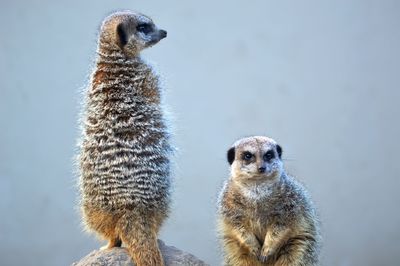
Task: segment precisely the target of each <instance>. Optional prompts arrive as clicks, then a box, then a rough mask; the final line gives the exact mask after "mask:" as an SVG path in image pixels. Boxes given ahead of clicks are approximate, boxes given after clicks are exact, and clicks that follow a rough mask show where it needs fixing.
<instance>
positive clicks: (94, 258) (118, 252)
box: [72, 240, 208, 266]
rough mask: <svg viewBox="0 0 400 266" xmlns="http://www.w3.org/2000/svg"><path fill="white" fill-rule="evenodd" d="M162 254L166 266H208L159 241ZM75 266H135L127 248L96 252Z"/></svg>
mask: <svg viewBox="0 0 400 266" xmlns="http://www.w3.org/2000/svg"><path fill="white" fill-rule="evenodd" d="M158 244H159V247H160V250H161V253H162V255H163V257H164V262H165V266H176V265H185V266H207V265H208V264H206V263H205V262H204V261H201V260H199V259H198V258H196V257H195V256H193V255H192V254H189V253H187V252H184V251H181V250H179V249H177V248H175V247H172V246H167V245H165V244H164V242H162V241H161V240H158ZM72 265H73V266H88V265H96V266H108V265H115V266H134V265H135V264H134V263H133V262H132V260H131V258H130V257H129V255H128V252H127V251H126V249H125V248H112V249H108V250H94V251H92V252H91V253H90V254H89V255H87V256H86V257H84V258H83V259H81V260H80V261H78V262H75V263H73V264H72Z"/></svg>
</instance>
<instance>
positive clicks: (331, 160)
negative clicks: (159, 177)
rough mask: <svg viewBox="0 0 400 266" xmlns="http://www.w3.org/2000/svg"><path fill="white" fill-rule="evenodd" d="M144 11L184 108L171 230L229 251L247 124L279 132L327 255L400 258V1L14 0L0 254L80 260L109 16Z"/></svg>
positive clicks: (2, 21) (213, 255)
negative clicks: (93, 83) (78, 158)
mask: <svg viewBox="0 0 400 266" xmlns="http://www.w3.org/2000/svg"><path fill="white" fill-rule="evenodd" d="M119 8H129V9H136V10H140V11H142V12H143V13H145V14H148V15H150V16H151V17H153V18H154V20H155V22H156V23H157V24H158V25H159V26H160V27H162V28H165V29H167V30H168V38H167V39H165V40H163V41H162V42H161V43H160V44H158V45H157V46H155V47H154V48H152V49H149V50H148V51H146V52H145V53H144V55H143V56H144V57H146V58H147V59H148V60H149V61H152V62H156V65H157V69H158V70H159V72H160V73H162V75H163V77H164V80H165V84H166V89H167V92H166V98H165V100H166V103H167V104H168V105H169V107H170V109H171V110H172V112H173V114H174V125H175V133H176V136H175V142H176V145H177V146H178V147H179V149H180V152H179V153H178V155H177V157H176V165H177V166H176V171H175V178H176V181H175V185H176V189H175V193H174V202H175V203H174V208H173V212H172V216H171V218H170V219H169V220H168V222H167V223H166V224H165V226H164V228H163V231H162V235H161V238H162V239H164V240H165V242H166V243H167V244H170V245H175V246H177V247H179V248H181V249H184V250H186V251H189V252H192V253H193V254H195V255H197V256H198V257H200V258H202V259H204V260H205V261H207V262H209V263H210V264H212V265H219V264H220V256H219V251H218V248H217V247H218V242H217V241H216V238H215V214H214V213H215V199H216V195H217V194H218V190H219V188H220V186H221V184H222V181H223V179H224V178H226V177H227V176H228V164H227V163H226V161H225V152H226V150H227V148H228V147H229V145H230V144H231V143H232V142H233V141H234V140H235V139H237V138H239V137H242V136H247V135H253V134H265V135H268V136H271V137H273V138H275V139H276V140H277V141H278V142H279V143H280V144H281V145H282V146H283V148H284V157H285V159H286V168H287V169H288V171H289V172H290V173H292V174H293V175H295V176H297V177H298V178H299V179H301V180H302V181H304V182H305V183H306V184H307V186H308V188H309V190H310V192H311V194H312V196H313V198H314V200H315V202H316V205H317V206H318V208H319V212H320V214H321V219H322V222H323V232H324V242H325V245H324V249H323V264H324V265H343V266H347V265H398V261H399V260H400V244H399V243H400V241H399V240H400V230H399V225H400V213H399V206H398V204H399V203H400V196H399V193H398V191H399V185H400V181H399V173H400V163H399V162H398V161H399V156H398V150H399V149H400V142H399V136H400V126H399V118H398V117H399V115H400V108H399V103H398V102H399V99H400V92H399V89H400V88H399V81H400V80H399V79H400V75H399V74H400V73H399V62H400V52H399V48H400V30H399V28H400V15H399V14H400V1H362V0H354V1H344V0H343V1H261V0H260V1H211V0H203V1H158V2H156V1H105V0H104V1H99V0H97V1H44V0H42V1H36V0H31V1H27V0H25V1H22V0H13V1H7V2H6V1H1V2H0V36H1V37H0V38H1V39H0V123H1V129H0V213H1V214H0V215H1V216H0V264H1V265H42V266H46V265H68V264H70V263H71V262H73V261H75V260H78V259H79V258H81V257H82V256H84V255H86V254H87V253H88V252H90V251H91V250H93V249H95V248H98V247H99V246H100V244H103V243H99V242H98V241H97V240H96V239H95V238H94V237H93V236H90V235H87V234H85V233H83V232H82V227H81V225H80V217H79V213H78V211H77V210H76V199H77V190H76V176H75V175H74V167H73V157H74V154H75V144H76V139H77V136H78V132H79V131H78V124H77V117H78V111H79V102H80V100H81V95H80V94H79V91H80V88H82V87H83V86H85V84H86V82H87V80H88V75H89V73H90V71H91V70H90V69H91V65H92V62H93V59H94V56H95V48H96V34H97V29H98V26H99V24H100V22H101V20H102V19H103V17H104V16H106V15H107V14H108V13H109V12H110V11H112V10H116V9H119Z"/></svg>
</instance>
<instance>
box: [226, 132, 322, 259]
mask: <svg viewBox="0 0 400 266" xmlns="http://www.w3.org/2000/svg"><path fill="white" fill-rule="evenodd" d="M281 156H282V148H281V147H280V146H279V145H278V144H277V143H276V142H275V141H274V140H273V139H270V138H267V137H262V136H255V137H249V138H244V139H240V140H238V141H237V142H236V143H234V145H233V147H232V148H230V149H229V150H228V154H227V157H228V162H229V163H230V165H231V176H230V178H229V179H228V180H227V181H226V183H225V184H224V187H223V189H222V191H221V194H220V197H219V203H218V207H219V213H218V226H219V228H218V229H219V233H220V237H221V241H222V245H223V249H224V260H225V264H226V265H231V266H245V265H246V266H257V265H276V266H278V265H279V266H284V265H285V266H289V265H290V266H296V265H299V266H300V265H302V266H308V265H317V264H318V256H319V247H320V235H319V224H318V220H317V215H316V212H315V209H314V207H313V204H312V202H311V200H310V198H309V196H308V193H307V192H306V190H305V189H304V187H303V186H302V185H301V184H300V183H299V182H297V181H296V180H295V179H294V178H293V177H291V176H288V175H287V174H286V173H285V171H284V169H283V163H282V159H281Z"/></svg>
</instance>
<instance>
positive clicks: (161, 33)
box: [160, 30, 167, 38]
mask: <svg viewBox="0 0 400 266" xmlns="http://www.w3.org/2000/svg"><path fill="white" fill-rule="evenodd" d="M160 37H161V38H165V37H167V31H166V30H160Z"/></svg>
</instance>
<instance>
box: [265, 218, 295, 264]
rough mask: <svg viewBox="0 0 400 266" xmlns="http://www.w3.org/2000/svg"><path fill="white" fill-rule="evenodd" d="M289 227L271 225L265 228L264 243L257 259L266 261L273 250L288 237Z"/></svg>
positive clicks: (273, 252) (272, 253)
mask: <svg viewBox="0 0 400 266" xmlns="http://www.w3.org/2000/svg"><path fill="white" fill-rule="evenodd" d="M291 231H292V230H291V229H290V228H288V227H282V226H273V227H271V228H269V230H267V234H266V235H265V240H264V244H263V246H262V248H261V254H260V256H259V260H260V261H261V262H267V261H268V260H269V259H270V258H271V257H272V256H273V255H274V254H275V252H276V251H277V250H278V249H279V248H280V247H281V246H282V245H283V244H284V243H285V242H286V241H287V240H288V239H289V238H290V234H291Z"/></svg>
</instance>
